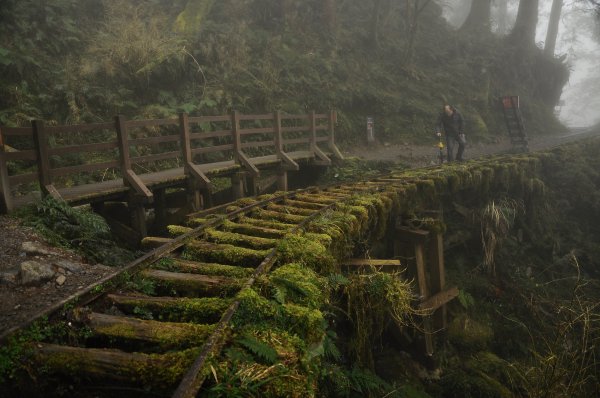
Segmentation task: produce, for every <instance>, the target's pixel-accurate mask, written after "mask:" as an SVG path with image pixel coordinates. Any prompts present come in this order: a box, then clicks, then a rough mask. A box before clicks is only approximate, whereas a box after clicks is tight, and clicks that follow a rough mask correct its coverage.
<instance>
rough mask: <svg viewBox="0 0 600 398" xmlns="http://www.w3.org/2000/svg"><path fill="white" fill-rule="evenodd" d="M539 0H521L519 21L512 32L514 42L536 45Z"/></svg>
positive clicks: (520, 44) (525, 45)
mask: <svg viewBox="0 0 600 398" xmlns="http://www.w3.org/2000/svg"><path fill="white" fill-rule="evenodd" d="M538 6H539V0H521V1H520V2H519V13H518V14H517V21H516V22H515V26H514V28H513V30H512V32H511V34H510V41H511V42H513V43H514V44H516V45H518V46H521V47H524V48H530V47H534V46H535V29H536V26H537V22H538Z"/></svg>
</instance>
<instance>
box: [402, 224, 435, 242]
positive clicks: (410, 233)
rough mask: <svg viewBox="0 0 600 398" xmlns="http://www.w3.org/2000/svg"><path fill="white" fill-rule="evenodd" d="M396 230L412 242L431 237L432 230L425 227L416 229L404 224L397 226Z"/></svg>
mask: <svg viewBox="0 0 600 398" xmlns="http://www.w3.org/2000/svg"><path fill="white" fill-rule="evenodd" d="M396 231H397V232H398V233H399V235H400V237H401V238H404V239H406V240H408V241H411V242H423V241H424V240H426V239H427V238H429V234H430V232H429V231H427V230H424V229H414V228H409V227H404V226H398V225H397V226H396Z"/></svg>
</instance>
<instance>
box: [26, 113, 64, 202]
mask: <svg viewBox="0 0 600 398" xmlns="http://www.w3.org/2000/svg"><path fill="white" fill-rule="evenodd" d="M31 126H32V128H33V143H34V144H35V152H36V156H37V161H38V176H39V177H38V178H39V183H40V189H41V191H42V194H43V195H44V196H47V195H50V196H52V197H54V198H55V199H59V200H60V199H61V197H60V195H59V194H58V191H57V190H56V189H55V188H54V186H53V185H52V177H51V175H50V156H49V155H48V148H49V146H50V143H49V141H48V134H47V133H46V130H45V129H44V122H43V121H42V120H32V121H31Z"/></svg>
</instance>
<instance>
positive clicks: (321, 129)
mask: <svg viewBox="0 0 600 398" xmlns="http://www.w3.org/2000/svg"><path fill="white" fill-rule="evenodd" d="M315 129H316V130H317V131H327V130H329V126H325V125H323V126H316V127H315ZM327 138H328V139H329V137H327Z"/></svg>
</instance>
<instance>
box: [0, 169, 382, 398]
mask: <svg viewBox="0 0 600 398" xmlns="http://www.w3.org/2000/svg"><path fill="white" fill-rule="evenodd" d="M386 184H389V180H385V179H384V180H383V181H381V182H380V183H373V182H369V183H366V182H365V183H352V184H346V185H338V186H333V187H329V188H322V189H320V188H308V189H304V190H299V191H295V192H288V193H283V194H278V195H271V196H268V197H266V198H261V197H258V198H255V199H252V198H246V199H242V200H240V201H238V202H235V203H237V204H238V206H237V207H236V206H229V207H227V208H223V207H221V208H219V209H217V211H216V212H211V211H210V210H209V211H206V212H201V213H198V214H192V215H190V217H189V225H190V226H192V227H193V228H188V227H176V228H173V229H172V231H171V232H172V234H174V235H178V236H176V237H175V238H173V239H161V238H149V239H148V240H147V242H146V244H149V245H154V246H157V247H156V248H155V249H153V250H152V251H151V252H149V253H147V254H146V255H144V256H143V257H141V258H139V259H138V260H136V261H134V262H133V263H131V264H129V265H128V266H126V267H125V268H124V269H122V270H120V271H119V272H117V273H114V274H113V275H110V276H108V277H106V278H105V279H103V280H100V281H98V282H97V283H95V284H93V285H91V286H89V287H88V288H86V289H85V290H84V291H82V292H81V293H78V294H77V295H75V296H72V297H70V298H69V299H67V300H65V301H63V302H61V303H58V304H57V305H55V306H54V307H52V308H50V309H47V310H45V311H44V312H43V313H40V316H39V317H36V319H40V318H49V323H50V324H51V325H52V324H53V323H57V324H60V325H63V326H61V327H62V328H65V327H67V328H69V330H68V331H67V332H66V335H67V336H69V337H67V338H64V337H63V338H61V341H60V342H58V343H48V342H39V343H35V344H34V347H33V350H32V351H33V353H30V355H28V361H30V362H29V365H27V366H30V367H32V369H35V370H32V371H31V373H32V374H33V378H34V379H36V378H38V377H39V378H43V377H47V376H49V375H50V376H51V379H52V380H54V387H57V386H58V387H59V388H60V386H61V385H62V383H66V385H70V383H72V378H76V379H81V380H89V381H90V382H89V383H87V385H85V386H78V387H77V388H82V390H79V391H70V392H69V396H115V395H114V394H117V395H118V394H120V393H122V394H128V395H127V396H146V395H145V394H146V392H148V391H149V390H152V393H149V394H150V395H152V396H156V395H157V392H158V395H159V396H173V397H194V396H196V394H197V393H198V391H199V390H200V388H201V386H202V383H203V381H204V378H205V376H206V372H202V368H203V366H204V365H205V363H206V361H207V359H208V358H210V357H211V356H214V355H217V354H218V352H219V350H220V349H221V347H222V345H223V343H224V342H225V340H226V336H227V334H228V333H227V331H228V327H229V323H230V321H231V319H232V316H233V315H234V313H235V311H236V309H237V308H238V306H239V301H237V300H236V298H235V295H236V293H237V292H238V291H240V290H241V289H243V288H245V287H250V286H252V285H253V284H254V283H255V282H256V280H257V278H258V277H259V276H261V275H263V274H265V273H267V272H268V271H269V270H270V268H271V267H272V266H273V264H274V263H275V262H276V260H277V249H276V247H277V244H278V242H279V241H280V240H281V239H283V237H284V236H286V235H287V234H290V233H295V232H297V231H299V230H301V229H302V227H303V226H304V225H305V224H306V223H308V222H309V221H310V220H312V219H314V218H315V217H317V216H318V215H320V214H322V213H323V212H326V211H327V210H328V209H331V208H333V207H335V206H336V205H337V204H339V203H343V202H344V201H345V200H348V199H350V198H352V197H354V196H355V195H356V194H358V193H361V192H363V193H371V192H375V191H377V190H381V189H382V188H383V187H384V186H385V185H386ZM240 204H241V206H244V207H239V206H240ZM219 210H220V211H221V213H219ZM211 213H212V214H211ZM194 226H195V227H194ZM33 321H34V320H32V321H31V322H29V323H30V324H31V323H33ZM65 325H67V326H65ZM25 326H28V325H22V327H21V328H24V327H25ZM29 326H30V325H29ZM21 328H19V329H21ZM19 329H13V330H10V331H8V332H7V333H6V334H5V335H4V336H2V337H3V340H4V341H5V342H6V341H8V336H13V335H15V334H17V332H18V331H19ZM62 334H63V335H64V334H65V333H64V331H63V333H62ZM82 336H83V337H82ZM64 340H67V341H64ZM39 369H42V370H43V372H42V373H43V375H42V374H40V373H39V372H38V371H37V370H39ZM61 377H62V378H61ZM174 382H175V383H174ZM176 383H179V384H178V385H177V384H176ZM16 388H17V390H19V389H21V390H19V391H20V392H19V394H21V393H22V391H23V390H22V388H23V386H17V387H16ZM71 388H73V387H71ZM145 389H147V390H148V391H146V392H144V391H145ZM27 390H28V387H25V391H27ZM0 391H1V389H0ZM34 391H36V390H35V389H34ZM107 391H108V393H107ZM11 392H12V390H9V393H11ZM38 392H39V391H37V392H34V393H38Z"/></svg>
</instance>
